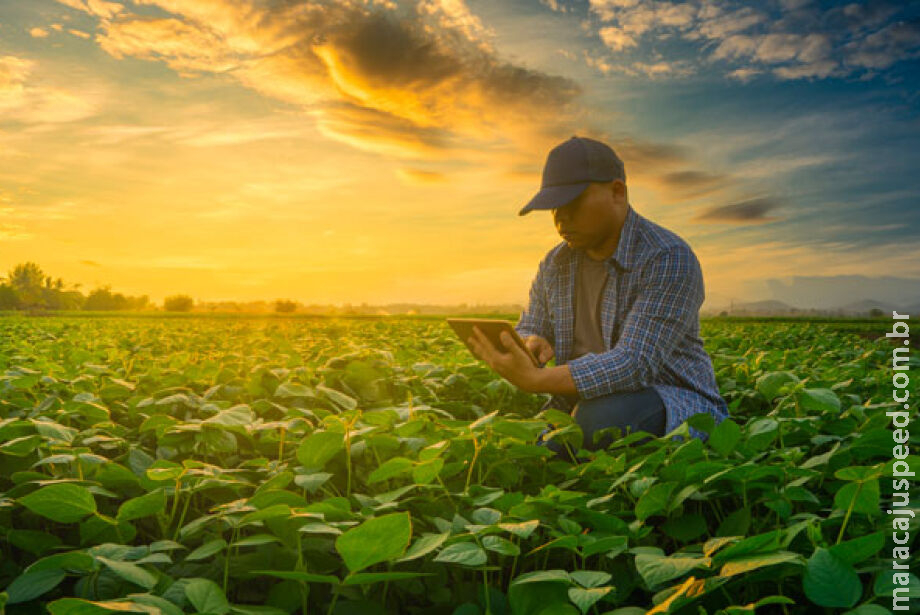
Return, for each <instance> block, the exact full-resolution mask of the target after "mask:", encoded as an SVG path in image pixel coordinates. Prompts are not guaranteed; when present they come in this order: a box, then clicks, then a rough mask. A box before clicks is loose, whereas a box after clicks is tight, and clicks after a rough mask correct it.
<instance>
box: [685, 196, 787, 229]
mask: <svg viewBox="0 0 920 615" xmlns="http://www.w3.org/2000/svg"><path fill="white" fill-rule="evenodd" d="M781 205H782V202H780V201H779V200H778V199H774V198H771V197H761V198H755V199H749V200H747V201H742V202H740V203H731V204H728V205H722V206H719V207H713V208H710V209H707V210H706V211H704V212H703V213H701V214H700V215H698V216H696V217H695V218H693V222H699V223H709V222H715V223H728V224H762V223H764V222H773V221H774V220H778V219H779V218H776V217H771V216H767V215H766V214H767V213H769V212H770V211H772V210H773V209H776V208H777V207H780V206H781Z"/></svg>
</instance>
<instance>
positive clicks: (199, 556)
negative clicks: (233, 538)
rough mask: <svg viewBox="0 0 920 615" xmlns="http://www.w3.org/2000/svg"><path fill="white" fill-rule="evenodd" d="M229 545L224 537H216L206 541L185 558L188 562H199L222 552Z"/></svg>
mask: <svg viewBox="0 0 920 615" xmlns="http://www.w3.org/2000/svg"><path fill="white" fill-rule="evenodd" d="M226 546H227V541H226V540H224V539H223V538H215V539H214V540H209V541H208V542H206V543H204V544H203V545H201V546H200V547H198V548H197V549H195V550H194V551H192V552H191V553H189V554H188V555H186V556H185V560H186V561H188V562H197V561H200V560H203V559H208V558H209V557H211V556H212V555H214V554H215V553H220V552H221V551H223V550H224V548H225V547H226Z"/></svg>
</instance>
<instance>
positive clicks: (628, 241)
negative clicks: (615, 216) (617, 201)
mask: <svg viewBox="0 0 920 615" xmlns="http://www.w3.org/2000/svg"><path fill="white" fill-rule="evenodd" d="M638 224H639V214H638V213H636V210H635V209H633V207H632V205H631V204H629V203H628V202H627V203H626V219H625V220H624V221H623V229H622V230H621V231H620V240H619V242H617V249H616V252H614V253H613V256H611V259H613V261H614V262H615V263H616V265H617V267H618V268H620V269H621V270H623V271H629V270H631V269H632V268H633V265H634V264H635V262H634V261H635V256H636V241H635V240H636V228H637V226H638Z"/></svg>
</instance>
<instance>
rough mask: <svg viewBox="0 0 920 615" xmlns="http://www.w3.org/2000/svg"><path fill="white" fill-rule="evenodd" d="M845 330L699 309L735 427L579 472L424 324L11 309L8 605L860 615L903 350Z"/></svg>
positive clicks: (0, 367)
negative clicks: (64, 314)
mask: <svg viewBox="0 0 920 615" xmlns="http://www.w3.org/2000/svg"><path fill="white" fill-rule="evenodd" d="M25 277H29V276H25ZM32 277H35V279H38V278H37V277H36V276H32ZM30 279H31V278H30ZM42 284H43V285H44V284H45V282H44V281H42ZM840 327H841V326H840V325H834V324H817V323H807V322H801V323H794V324H790V323H782V322H773V323H770V324H768V325H763V324H758V323H750V322H740V321H739V322H735V321H729V320H727V319H719V320H717V321H706V322H704V323H703V331H702V332H703V335H704V337H705V341H706V347H707V350H708V351H709V352H710V354H711V356H712V357H713V363H714V367H715V371H716V376H717V379H718V382H719V386H720V390H721V392H722V394H723V396H724V397H725V399H726V401H727V402H728V403H729V406H730V408H731V419H730V420H726V421H723V422H722V423H720V424H719V425H715V424H714V423H713V421H712V420H707V419H708V417H706V416H697V417H693V418H692V419H691V420H690V421H689V422H690V424H692V425H693V426H694V427H696V428H697V429H701V430H702V431H704V432H706V433H708V434H710V435H709V438H708V440H707V441H705V442H703V441H700V440H695V439H690V440H688V439H687V438H686V437H685V436H687V434H688V432H687V429H688V425H687V424H684V425H682V426H680V427H679V428H678V429H677V430H676V431H675V432H674V433H672V434H670V436H671V437H665V438H660V439H656V440H651V441H647V442H643V443H641V444H640V443H638V442H637V440H636V439H635V438H632V439H628V438H627V439H623V440H619V441H614V442H612V443H611V444H610V445H609V446H608V447H607V448H606V449H605V450H599V451H587V450H582V451H581V457H580V458H581V459H582V462H581V463H578V464H574V465H573V464H570V463H568V462H565V461H562V460H560V459H557V458H555V457H554V456H553V455H552V453H551V452H550V451H548V450H547V449H546V448H545V447H542V446H537V445H535V444H534V442H535V440H536V437H537V434H539V433H540V432H541V430H542V429H543V428H544V427H546V424H547V423H552V424H554V425H555V427H556V432H555V436H554V437H558V438H559V439H561V440H565V441H566V442H567V443H569V444H570V446H573V448H575V449H577V448H578V447H579V444H580V442H581V434H580V431H579V430H578V427H577V425H575V424H573V423H572V420H571V417H569V416H568V415H566V414H563V413H560V412H558V411H553V410H549V411H545V412H542V413H541V412H540V410H539V409H540V407H541V405H542V404H543V402H544V398H543V397H541V396H535V395H527V394H524V393H522V392H521V391H518V390H516V389H515V388H514V387H511V386H509V385H508V384H507V383H506V382H504V381H503V380H501V379H499V378H497V376H496V375H495V374H494V373H493V372H491V371H490V370H489V369H488V368H487V367H486V366H485V365H483V364H481V363H479V362H476V361H474V360H473V359H472V358H471V357H470V355H469V353H468V351H467V350H466V349H465V348H464V347H463V346H462V344H461V343H460V342H459V341H458V340H456V339H455V338H454V336H453V334H452V333H451V332H450V331H449V330H448V329H447V328H446V327H444V326H443V324H442V323H441V322H439V321H433V320H413V319H404V320H400V319H377V320H372V319H318V320H306V319H303V320H300V319H287V318H286V319H278V320H272V321H264V320H246V319H238V320H237V319H211V318H207V317H197V316H193V317H191V318H182V319H165V318H164V319H140V318H135V317H131V318H118V319H116V318H53V319H21V318H7V319H2V320H0V336H2V337H0V340H2V342H0V588H3V592H2V593H0V612H4V613H5V615H25V614H29V613H40V612H46V611H47V612H49V613H51V614H52V615H61V614H64V615H75V614H85V613H91V614H95V613H118V612H137V613H154V614H156V613H159V614H162V615H181V614H183V613H205V614H206V613H210V614H221V615H223V614H243V615H245V614H257V613H261V614H262V615H284V614H288V615H293V614H295V613H336V614H338V615H343V614H349V613H360V614H362V615H363V614H378V613H382V614H395V613H411V614H419V615H421V614H423V613H455V614H459V615H463V614H474V613H475V614H480V615H485V614H486V613H492V614H494V615H499V614H502V615H518V614H520V615H524V614H526V615H533V614H540V613H544V614H547V615H557V614H572V615H578V614H583V615H584V614H586V613H598V614H601V613H606V614H616V615H637V614H642V613H651V614H656V613H675V614H680V615H684V614H694V615H696V614H698V613H707V614H712V615H716V614H721V615H729V614H741V613H754V612H758V613H761V612H762V613H774V612H783V613H788V614H790V615H799V614H802V615H804V614H808V613H814V612H830V611H825V609H838V610H837V611H834V612H844V611H846V612H850V613H854V614H859V615H876V613H881V612H883V611H884V609H883V611H879V608H881V607H880V606H879V605H881V604H885V602H884V600H887V599H888V598H887V597H888V596H890V594H891V592H892V589H893V586H892V585H891V578H890V576H891V575H890V561H889V560H888V559H886V558H888V557H889V556H890V552H886V550H885V537H886V536H887V535H888V533H889V532H890V528H891V526H890V517H889V516H888V515H885V514H884V512H883V511H884V510H885V509H886V508H888V507H890V506H891V503H892V498H891V490H890V486H891V480H890V477H891V474H892V470H891V464H890V461H891V452H892V451H891V447H892V440H891V431H890V423H889V419H888V417H886V416H885V412H886V411H887V410H890V409H892V408H893V407H894V405H893V404H892V403H891V398H890V395H891V376H892V370H891V355H890V343H889V342H888V341H887V340H886V339H884V338H882V339H878V340H870V339H866V338H864V337H858V336H856V335H852V334H851V333H848V332H847V331H846V330H845V329H841V328H840ZM915 365H916V363H915V362H914V363H912V366H915ZM912 394H913V392H912ZM913 420H916V413H914V415H913ZM910 444H911V449H912V450H916V448H915V447H916V446H917V444H916V436H913V439H912V440H911V442H910ZM576 452H577V451H576ZM909 461H910V463H911V466H912V467H913V466H915V465H917V458H916V457H915V456H911V457H910V458H909ZM913 527H914V531H916V522H914V524H913ZM886 573H888V574H887V575H886ZM910 582H911V584H912V585H911V591H912V592H915V591H917V589H918V586H920V584H918V583H917V580H916V577H915V576H912V575H911V576H910ZM4 609H5V610H4ZM885 612H887V611H885Z"/></svg>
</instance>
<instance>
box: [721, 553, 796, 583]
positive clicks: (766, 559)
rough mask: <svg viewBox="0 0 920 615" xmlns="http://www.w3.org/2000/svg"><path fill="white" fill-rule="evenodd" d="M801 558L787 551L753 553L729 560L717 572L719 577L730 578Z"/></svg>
mask: <svg viewBox="0 0 920 615" xmlns="http://www.w3.org/2000/svg"><path fill="white" fill-rule="evenodd" d="M801 559H802V556H801V555H799V554H798V553H791V552H789V551H777V552H775V553H755V554H753V555H747V556H743V557H739V558H735V559H731V560H729V561H727V562H726V563H725V564H723V565H722V569H721V570H720V571H719V576H720V577H731V576H734V575H736V574H741V573H744V572H750V571H751V570H757V569H758V568H764V567H765V566H775V565H776V564H785V563H787V562H798V563H802V562H801Z"/></svg>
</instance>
